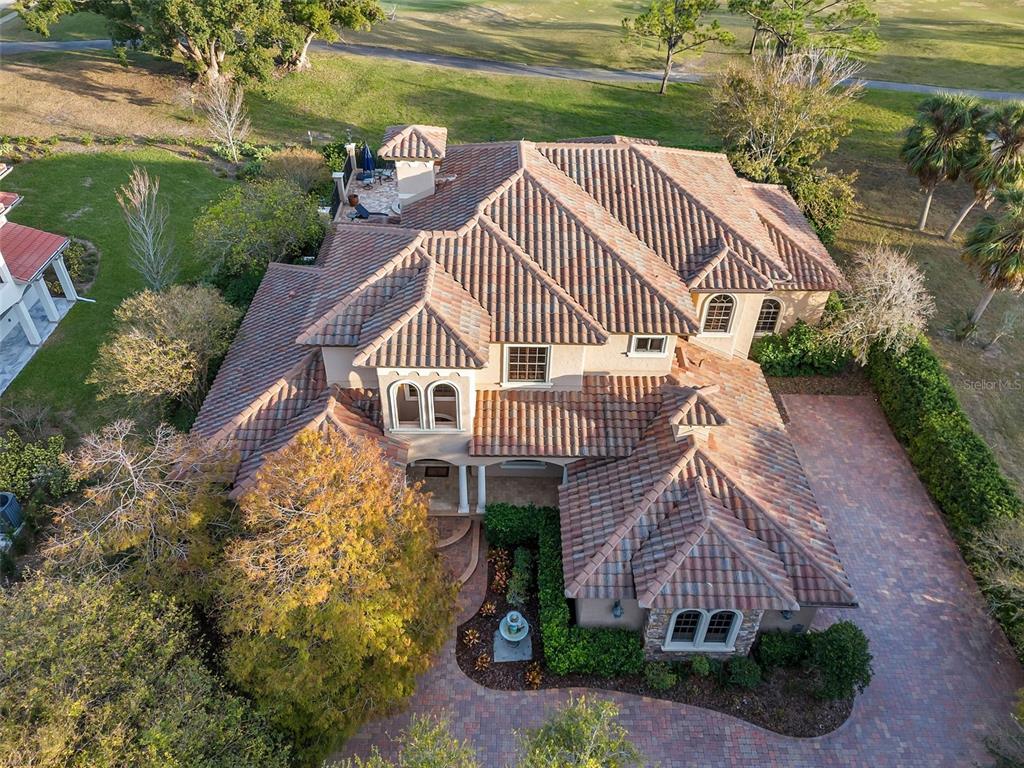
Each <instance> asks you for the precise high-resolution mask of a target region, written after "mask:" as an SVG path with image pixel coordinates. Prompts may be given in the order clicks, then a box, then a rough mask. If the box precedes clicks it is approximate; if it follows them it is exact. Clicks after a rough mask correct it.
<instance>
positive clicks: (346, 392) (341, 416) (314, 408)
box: [231, 386, 409, 498]
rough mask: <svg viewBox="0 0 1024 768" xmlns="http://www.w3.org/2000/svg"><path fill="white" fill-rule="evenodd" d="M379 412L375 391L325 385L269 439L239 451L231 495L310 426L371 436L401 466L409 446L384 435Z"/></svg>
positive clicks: (238, 492)
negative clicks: (326, 386)
mask: <svg viewBox="0 0 1024 768" xmlns="http://www.w3.org/2000/svg"><path fill="white" fill-rule="evenodd" d="M379 415H380V411H379V398H378V397H377V394H376V392H373V391H370V390H359V389H342V388H340V387H337V386H334V387H330V388H328V389H325V390H324V391H322V392H321V393H320V394H319V395H318V396H317V397H316V398H315V399H313V400H311V401H310V402H309V403H308V404H307V405H306V406H305V407H304V408H303V409H302V410H301V411H300V412H299V413H297V414H295V416H294V417H293V418H291V419H289V420H288V422H287V423H286V424H284V425H283V426H281V428H280V429H279V430H278V431H277V432H276V433H275V434H274V435H273V436H272V437H271V438H270V439H268V440H266V441H264V442H262V443H260V444H259V445H257V446H255V447H253V448H250V449H249V450H248V451H246V452H244V453H243V454H242V459H241V461H240V463H239V466H238V471H237V474H236V476H235V482H234V487H233V489H232V492H231V497H232V498H237V497H238V496H240V495H241V494H242V493H244V492H245V490H246V489H247V488H249V487H250V486H251V485H252V483H253V482H254V481H255V479H256V473H257V472H258V471H259V468H260V467H262V466H263V463H264V462H265V461H266V460H267V458H268V457H270V456H271V455H273V454H274V453H276V452H278V451H280V450H281V449H282V448H284V447H285V446H286V445H288V444H289V443H291V442H292V441H293V440H294V439H295V438H296V437H297V436H298V435H299V434H300V433H301V432H304V431H306V430H309V429H313V430H318V431H323V430H327V429H334V430H337V431H339V432H341V433H342V434H343V435H346V436H347V437H349V438H352V439H353V440H372V441H374V442H376V443H377V444H378V445H379V446H380V447H381V450H382V451H383V453H384V456H385V457H386V458H387V459H388V460H390V461H391V462H393V463H394V464H396V465H399V466H403V467H404V466H405V464H406V461H407V458H408V448H409V447H408V445H407V444H406V443H405V442H403V441H401V440H398V439H397V438H393V437H386V436H384V434H383V433H382V431H381V426H380V421H379Z"/></svg>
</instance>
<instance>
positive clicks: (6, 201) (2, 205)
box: [0, 192, 22, 213]
mask: <svg viewBox="0 0 1024 768" xmlns="http://www.w3.org/2000/svg"><path fill="white" fill-rule="evenodd" d="M21 199H22V198H21V195H19V194H17V193H16V192H0V213H6V212H7V211H9V210H11V208H13V207H14V206H16V205H17V204H18V203H20V202H21Z"/></svg>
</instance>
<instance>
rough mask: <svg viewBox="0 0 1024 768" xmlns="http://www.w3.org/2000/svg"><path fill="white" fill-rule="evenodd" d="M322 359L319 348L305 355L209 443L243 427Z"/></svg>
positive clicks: (216, 433) (213, 435) (215, 441)
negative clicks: (256, 413)
mask: <svg viewBox="0 0 1024 768" xmlns="http://www.w3.org/2000/svg"><path fill="white" fill-rule="evenodd" d="M317 357H321V350H320V348H319V347H315V348H313V349H311V350H310V351H309V352H308V353H307V354H305V355H303V356H302V358H301V359H299V360H298V362H296V363H295V365H293V366H292V367H291V368H289V369H288V370H287V371H285V372H284V373H283V374H282V375H281V376H280V377H278V378H277V380H275V381H274V382H273V383H272V384H270V386H268V387H267V388H266V389H264V390H263V392H261V393H260V394H259V395H258V396H257V397H256V398H254V399H253V400H252V401H250V402H249V404H248V405H247V406H245V408H243V409H242V410H241V411H239V412H238V413H237V414H235V416H234V417H233V418H231V420H229V421H227V422H225V423H224V424H223V426H221V428H220V429H218V430H217V431H216V432H214V433H213V434H212V435H210V437H208V438H207V442H209V444H210V445H215V444H216V443H218V442H220V441H221V440H224V439H225V438H227V437H228V435H230V433H232V432H234V431H235V430H236V429H238V428H239V427H241V426H242V424H243V423H245V421H246V420H247V419H248V418H249V416H251V415H252V414H253V413H254V412H256V411H257V410H259V409H260V408H261V407H262V406H264V405H266V404H267V402H268V401H269V400H270V398H271V397H272V396H273V395H275V394H276V393H277V392H279V391H280V390H281V388H282V387H284V386H287V385H289V384H291V383H292V380H293V377H294V376H295V375H297V374H300V373H301V372H302V371H303V370H304V369H305V368H306V367H308V366H309V364H310V363H311V362H313V361H314V359H315V358H317Z"/></svg>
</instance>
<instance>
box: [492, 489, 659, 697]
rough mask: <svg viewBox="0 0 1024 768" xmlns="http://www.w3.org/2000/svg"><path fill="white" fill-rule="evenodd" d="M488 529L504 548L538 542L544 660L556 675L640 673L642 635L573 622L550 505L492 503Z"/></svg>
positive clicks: (554, 512) (559, 539)
mask: <svg viewBox="0 0 1024 768" xmlns="http://www.w3.org/2000/svg"><path fill="white" fill-rule="evenodd" d="M484 532H485V533H486V535H487V540H488V542H490V543H491V544H493V545H495V546H499V547H516V546H522V545H524V544H531V543H536V545H537V599H538V603H539V605H540V634H541V639H542V640H543V642H544V658H545V661H546V663H547V666H548V668H549V669H550V670H551V671H552V672H554V673H555V674H557V675H570V674H583V675H590V674H592V675H598V676H600V677H615V676H617V675H635V674H640V673H641V672H642V671H643V670H644V652H643V642H642V640H641V638H640V635H639V633H637V632H632V631H629V630H625V629H584V628H582V627H576V626H572V625H571V616H570V613H569V604H568V602H567V601H566V598H565V581H564V577H563V575H562V535H561V531H560V528H559V524H558V511H557V510H555V509H551V508H543V509H539V508H537V507H533V506H529V507H516V506H513V505H511V504H489V505H488V506H487V514H486V515H485V516H484Z"/></svg>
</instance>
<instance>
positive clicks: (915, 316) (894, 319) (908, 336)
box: [826, 244, 935, 365]
mask: <svg viewBox="0 0 1024 768" xmlns="http://www.w3.org/2000/svg"><path fill="white" fill-rule="evenodd" d="M850 283H851V284H852V286H853V291H852V293H851V294H850V296H849V297H847V298H846V299H845V303H846V306H845V308H844V309H843V311H842V312H841V313H840V314H839V316H838V318H837V319H836V320H835V321H834V322H833V324H832V325H831V326H830V327H829V328H828V329H827V331H826V333H827V335H828V336H830V337H831V338H832V339H833V340H834V341H836V342H837V343H839V344H841V345H842V346H844V347H846V348H848V349H850V350H851V351H852V352H853V355H854V357H855V358H856V360H857V362H858V363H860V364H861V365H864V364H866V363H867V359H868V352H869V351H870V349H871V346H872V345H873V344H876V343H877V344H881V345H882V347H883V348H884V349H887V350H891V351H894V352H897V353H899V352H902V351H905V350H906V349H907V348H909V347H910V345H911V344H913V343H914V340H915V339H917V337H918V335H919V334H920V333H921V332H922V331H923V330H924V329H925V326H926V324H927V321H928V318H929V317H930V316H931V315H932V314H933V313H934V312H935V302H934V301H933V300H932V297H931V295H930V294H929V293H928V289H927V288H926V287H925V281H924V275H923V274H922V273H921V270H919V269H918V268H917V265H916V264H914V263H913V262H912V261H911V260H910V257H909V254H908V253H906V252H904V251H898V250H896V249H895V248H892V247H890V246H888V245H884V244H879V245H876V246H875V247H874V248H871V249H869V250H862V251H860V252H859V253H858V254H857V255H856V256H855V257H854V260H853V272H852V274H851V275H850Z"/></svg>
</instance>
